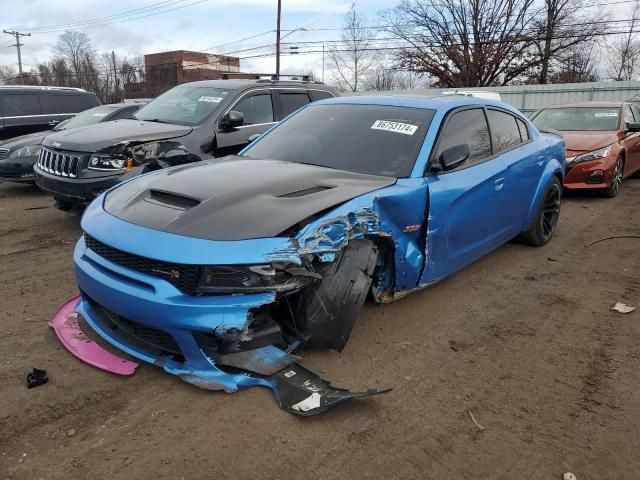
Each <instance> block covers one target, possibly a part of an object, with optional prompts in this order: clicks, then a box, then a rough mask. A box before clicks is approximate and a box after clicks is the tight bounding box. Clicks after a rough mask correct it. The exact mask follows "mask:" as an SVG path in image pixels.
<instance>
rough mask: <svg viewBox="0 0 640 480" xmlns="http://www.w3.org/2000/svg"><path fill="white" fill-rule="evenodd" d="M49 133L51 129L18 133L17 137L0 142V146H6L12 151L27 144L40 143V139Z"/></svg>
mask: <svg viewBox="0 0 640 480" xmlns="http://www.w3.org/2000/svg"><path fill="white" fill-rule="evenodd" d="M49 133H51V130H46V131H44V132H36V133H28V134H27V135H20V136H19V137H15V138H12V139H10V140H5V141H4V142H0V148H8V149H9V151H10V152H13V151H14V150H17V149H19V148H22V147H26V146H27V145H40V144H41V143H42V140H44V137H46V136H47V135H49Z"/></svg>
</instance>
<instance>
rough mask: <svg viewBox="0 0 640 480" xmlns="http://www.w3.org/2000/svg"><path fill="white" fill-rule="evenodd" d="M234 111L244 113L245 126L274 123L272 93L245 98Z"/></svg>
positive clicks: (237, 104)
mask: <svg viewBox="0 0 640 480" xmlns="http://www.w3.org/2000/svg"><path fill="white" fill-rule="evenodd" d="M232 110H236V111H238V112H242V114H243V115H244V124H245V125H256V124H259V123H273V104H272V103H271V94H270V93H260V94H258V95H251V96H250V97H245V98H243V99H242V100H240V101H239V102H238V103H236V104H235V106H234V107H233V108H232Z"/></svg>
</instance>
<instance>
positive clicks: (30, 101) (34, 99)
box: [2, 93, 42, 117]
mask: <svg viewBox="0 0 640 480" xmlns="http://www.w3.org/2000/svg"><path fill="white" fill-rule="evenodd" d="M2 106H3V110H4V115H5V116H7V117H24V116H28V115H42V109H41V108H40V102H39V101H38V95H34V94H33V93H32V94H10V95H3V96H2Z"/></svg>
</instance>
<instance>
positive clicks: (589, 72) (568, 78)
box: [548, 42, 598, 83]
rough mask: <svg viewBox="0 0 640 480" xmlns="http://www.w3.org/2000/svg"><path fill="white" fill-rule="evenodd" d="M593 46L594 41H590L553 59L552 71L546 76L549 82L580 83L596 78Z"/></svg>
mask: <svg viewBox="0 0 640 480" xmlns="http://www.w3.org/2000/svg"><path fill="white" fill-rule="evenodd" d="M595 48H596V45H595V42H590V43H585V44H580V45H579V46H575V47H573V48H571V49H570V50H567V51H565V52H564V53H563V54H562V56H560V57H558V58H556V59H555V60H554V68H553V71H552V73H551V74H550V75H549V77H548V79H549V82H550V83H580V82H595V81H596V80H598V73H597V70H596V58H595V54H594V51H595Z"/></svg>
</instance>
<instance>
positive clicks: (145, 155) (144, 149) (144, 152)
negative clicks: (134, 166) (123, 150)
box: [132, 142, 158, 163]
mask: <svg viewBox="0 0 640 480" xmlns="http://www.w3.org/2000/svg"><path fill="white" fill-rule="evenodd" d="M132 156H133V159H134V160H135V161H136V162H137V163H144V162H145V161H148V160H153V159H155V158H157V157H158V143H157V142H152V143H143V144H142V145H138V146H136V147H135V148H133V151H132Z"/></svg>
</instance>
